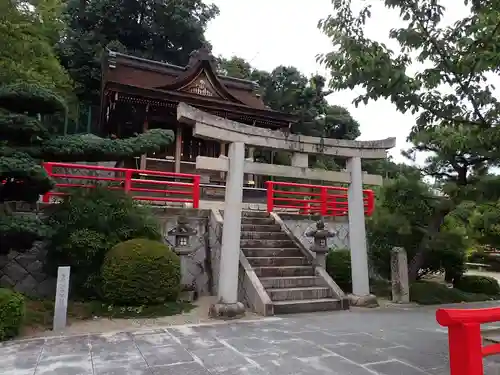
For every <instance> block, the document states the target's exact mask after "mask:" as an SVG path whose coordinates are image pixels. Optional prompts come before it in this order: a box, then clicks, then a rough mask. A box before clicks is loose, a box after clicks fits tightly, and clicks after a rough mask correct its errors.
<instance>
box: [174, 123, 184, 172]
mask: <svg viewBox="0 0 500 375" xmlns="http://www.w3.org/2000/svg"><path fill="white" fill-rule="evenodd" d="M181 158H182V125H181V124H177V130H176V132H175V173H180V172H181Z"/></svg>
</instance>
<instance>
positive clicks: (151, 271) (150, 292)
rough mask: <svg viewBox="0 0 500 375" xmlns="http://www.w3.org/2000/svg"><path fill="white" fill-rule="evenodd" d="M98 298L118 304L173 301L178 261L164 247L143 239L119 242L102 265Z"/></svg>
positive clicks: (178, 277)
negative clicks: (100, 293)
mask: <svg viewBox="0 0 500 375" xmlns="http://www.w3.org/2000/svg"><path fill="white" fill-rule="evenodd" d="M101 277H102V297H103V299H104V300H105V301H106V302H109V303H114V304H119V305H131V306H138V305H148V304H159V303H163V302H165V301H171V300H176V299H177V297H178V295H179V292H180V287H181V285H180V284H181V266H180V259H179V257H178V256H177V254H175V253H174V252H173V251H172V250H171V249H170V248H169V247H168V246H167V245H164V244H163V243H161V242H157V241H151V240H147V239H134V240H129V241H125V242H122V243H119V244H118V245H116V246H114V247H113V248H112V249H111V250H110V251H109V252H108V253H107V254H106V257H105V259H104V263H103V265H102V272H101Z"/></svg>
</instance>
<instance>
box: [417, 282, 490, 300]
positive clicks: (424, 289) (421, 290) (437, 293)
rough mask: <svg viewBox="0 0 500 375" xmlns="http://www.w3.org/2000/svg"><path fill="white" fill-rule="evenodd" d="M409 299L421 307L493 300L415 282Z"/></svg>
mask: <svg viewBox="0 0 500 375" xmlns="http://www.w3.org/2000/svg"><path fill="white" fill-rule="evenodd" d="M410 299H411V301H413V302H416V303H419V304H421V305H439V304H446V303H461V302H480V301H489V300H492V299H493V298H492V297H491V296H488V295H486V294H480V293H467V292H464V291H462V290H460V289H457V288H448V287H447V286H446V285H444V284H440V283H437V282H432V281H417V282H415V283H413V284H411V285H410Z"/></svg>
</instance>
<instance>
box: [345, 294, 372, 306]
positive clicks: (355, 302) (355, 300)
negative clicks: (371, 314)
mask: <svg viewBox="0 0 500 375" xmlns="http://www.w3.org/2000/svg"><path fill="white" fill-rule="evenodd" d="M348 298H349V303H350V304H351V306H354V307H378V306H379V304H378V301H377V297H375V296H374V295H373V294H368V295H366V296H357V295H355V294H349V295H348Z"/></svg>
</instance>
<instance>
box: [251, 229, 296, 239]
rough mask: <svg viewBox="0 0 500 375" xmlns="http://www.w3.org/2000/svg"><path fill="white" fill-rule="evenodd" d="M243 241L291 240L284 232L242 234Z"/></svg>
mask: <svg viewBox="0 0 500 375" xmlns="http://www.w3.org/2000/svg"><path fill="white" fill-rule="evenodd" d="M241 239H242V240H243V239H244V240H290V238H289V237H288V236H287V235H286V234H285V233H283V232H250V231H244V232H241Z"/></svg>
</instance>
